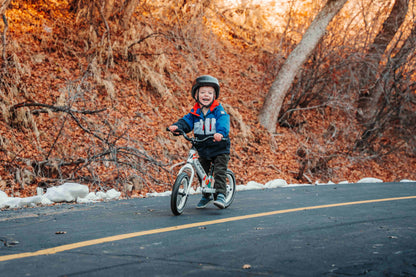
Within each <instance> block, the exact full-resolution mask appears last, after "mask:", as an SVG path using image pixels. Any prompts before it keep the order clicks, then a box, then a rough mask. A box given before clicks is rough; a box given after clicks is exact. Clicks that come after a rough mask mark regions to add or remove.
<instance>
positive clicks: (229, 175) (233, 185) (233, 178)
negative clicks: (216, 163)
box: [224, 169, 236, 208]
mask: <svg viewBox="0 0 416 277" xmlns="http://www.w3.org/2000/svg"><path fill="white" fill-rule="evenodd" d="M226 174H227V179H229V180H230V181H232V185H231V193H232V195H231V198H230V199H229V200H227V201H226V203H225V207H224V208H228V207H229V206H230V205H231V204H232V203H233V201H234V198H235V192H236V184H235V176H234V173H233V172H232V171H231V170H230V169H227V173H226ZM225 198H226V199H228V192H227V195H226V196H225Z"/></svg>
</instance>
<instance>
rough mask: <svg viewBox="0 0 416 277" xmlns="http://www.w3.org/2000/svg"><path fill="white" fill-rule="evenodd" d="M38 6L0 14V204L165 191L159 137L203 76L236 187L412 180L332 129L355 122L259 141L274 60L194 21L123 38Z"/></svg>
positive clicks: (165, 160)
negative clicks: (71, 188)
mask: <svg viewBox="0 0 416 277" xmlns="http://www.w3.org/2000/svg"><path fill="white" fill-rule="evenodd" d="M42 3H43V4H39V3H37V4H30V3H29V4H28V3H18V2H14V3H13V4H11V6H10V7H9V10H8V11H7V14H6V15H7V18H8V30H7V33H6V34H7V41H8V44H7V47H6V48H5V52H6V56H7V61H4V60H2V76H1V77H2V81H1V90H2V95H1V98H0V105H1V106H0V108H1V109H0V112H1V117H0V136H1V137H0V150H1V151H0V157H1V158H0V160H1V163H0V190H2V191H5V192H6V193H7V194H8V195H10V196H28V195H34V194H35V193H36V187H38V186H41V187H48V186H53V185H57V184H60V183H62V182H65V181H69V180H73V181H78V182H81V183H86V184H88V185H89V186H90V187H91V189H93V190H100V189H109V188H113V187H114V188H116V189H118V190H120V191H122V192H123V194H124V195H125V196H140V195H145V193H146V192H149V191H163V190H167V189H169V188H170V183H171V182H172V180H173V178H174V176H175V172H176V170H177V169H178V165H179V163H180V162H182V161H183V158H184V157H185V155H186V150H187V149H188V145H187V144H186V143H185V142H184V140H181V139H180V138H178V137H173V136H171V135H169V134H168V133H167V132H166V131H165V129H166V126H168V125H169V124H171V123H173V122H174V121H176V120H177V119H178V118H179V117H181V116H183V115H184V114H185V113H186V112H188V110H189V109H190V108H191V107H192V106H193V100H192V99H191V97H190V88H191V84H192V81H193V80H194V79H195V78H196V77H197V76H199V75H202V74H210V75H213V76H215V77H217V78H218V79H219V80H220V82H221V98H220V101H221V102H222V103H223V105H224V107H225V108H226V110H227V111H228V112H229V113H230V115H231V125H232V129H231V137H232V155H231V162H230V166H229V167H230V168H231V169H232V170H233V171H234V172H235V174H236V177H237V183H238V184H245V183H247V182H248V181H257V182H261V183H265V182H267V181H270V180H273V179H285V180H286V181H287V182H288V183H306V182H312V183H314V182H316V181H319V182H328V181H332V182H340V181H344V180H348V181H350V182H355V181H358V180H359V179H361V178H363V177H369V176H371V177H377V178H380V179H382V180H384V181H395V180H400V179H414V180H416V170H415V165H416V157H415V155H414V154H412V153H408V152H407V153H405V152H401V151H397V152H394V153H391V154H388V155H385V156H383V157H375V156H371V155H367V154H362V153H360V152H354V151H352V150H351V149H352V148H353V147H352V144H353V140H354V138H350V140H348V138H347V139H345V138H343V137H341V136H338V135H335V132H334V131H333V130H332V131H331V129H330V126H332V123H333V122H345V123H348V124H350V125H352V126H354V125H355V124H356V122H354V121H351V119H350V118H345V117H343V114H339V113H337V112H336V111H334V110H325V109H322V110H306V111H305V112H304V113H303V114H302V116H303V124H302V127H301V128H294V129H290V128H284V127H278V129H277V133H276V134H269V133H267V131H265V130H264V129H263V128H262V127H261V126H260V125H259V123H258V120H257V115H258V112H259V110H260V108H261V105H262V101H263V98H264V96H265V94H266V93H267V91H268V89H269V87H270V84H271V82H272V81H273V78H274V76H275V75H276V73H277V72H276V70H277V69H276V68H279V64H280V63H281V62H282V61H281V60H279V61H276V60H275V57H274V56H273V54H272V53H269V52H267V51H262V50H261V49H259V48H257V47H250V46H247V43H246V42H245V41H244V40H229V41H227V40H224V37H220V36H219V35H218V33H215V32H213V31H212V30H213V29H209V28H208V27H207V26H209V24H207V23H206V22H205V21H204V20H205V19H204V17H203V16H201V17H198V18H182V20H183V21H180V23H179V24H174V22H173V21H174V20H172V22H163V21H161V20H160V17H158V16H156V15H155V14H152V12H149V11H147V12H145V8H146V7H140V9H139V10H138V11H137V12H136V13H135V14H134V17H133V18H132V22H131V26H130V28H128V29H127V30H126V29H123V28H120V26H118V25H117V20H115V19H114V20H110V21H108V22H107V23H108V29H106V27H105V25H104V24H103V23H101V24H97V25H94V24H93V25H89V24H87V22H86V20H81V19H79V18H78V17H77V16H80V13H78V14H76V13H74V12H72V11H71V9H70V7H69V5H68V4H67V3H66V2H65V1H62V2H50V3H49V2H48V3H46V2H45V3H46V4H47V5H46V4H45V3H44V2H42ZM153 12H155V11H153ZM81 14H82V13H81ZM186 21H188V22H189V24H188V25H185V24H184V22H186ZM196 23H198V24H196ZM181 24H182V25H181ZM94 26H95V27H94ZM2 27H3V29H4V28H5V26H4V25H3V26H2ZM211 27H212V26H211ZM109 30H110V31H109ZM272 69H273V70H272ZM340 131H342V130H340ZM324 133H328V135H327V136H323V134H324Z"/></svg>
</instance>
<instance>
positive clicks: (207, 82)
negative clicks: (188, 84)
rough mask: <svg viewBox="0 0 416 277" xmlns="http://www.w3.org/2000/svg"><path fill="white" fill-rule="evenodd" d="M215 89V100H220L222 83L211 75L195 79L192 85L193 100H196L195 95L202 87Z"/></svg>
mask: <svg viewBox="0 0 416 277" xmlns="http://www.w3.org/2000/svg"><path fill="white" fill-rule="evenodd" d="M207 86H209V87H213V88H214V89H215V99H218V97H219V96H220V83H219V82H218V80H217V78H214V77H212V76H210V75H202V76H199V77H198V78H196V79H195V82H194V84H193V85H192V98H193V99H195V100H197V99H196V98H195V94H196V92H197V90H198V89H199V88H200V87H207Z"/></svg>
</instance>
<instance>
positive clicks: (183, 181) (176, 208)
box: [170, 172, 190, 215]
mask: <svg viewBox="0 0 416 277" xmlns="http://www.w3.org/2000/svg"><path fill="white" fill-rule="evenodd" d="M189 186H190V184H189V176H188V174H187V173H185V172H182V173H181V174H179V175H178V177H176V180H175V183H174V184H173V187H172V195H171V198H170V209H171V210H172V213H173V214H174V215H180V214H182V212H183V210H184V209H185V205H186V201H187V200H188V195H187V194H186V192H187V191H188V187H189Z"/></svg>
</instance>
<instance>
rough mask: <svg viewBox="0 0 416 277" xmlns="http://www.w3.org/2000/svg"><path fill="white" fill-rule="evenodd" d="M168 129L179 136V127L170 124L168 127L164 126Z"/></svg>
mask: <svg viewBox="0 0 416 277" xmlns="http://www.w3.org/2000/svg"><path fill="white" fill-rule="evenodd" d="M166 129H167V130H168V131H170V132H172V134H173V135H175V136H179V135H180V134H181V132H179V131H180V130H179V127H178V126H176V125H170V126H169V127H168V128H166Z"/></svg>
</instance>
